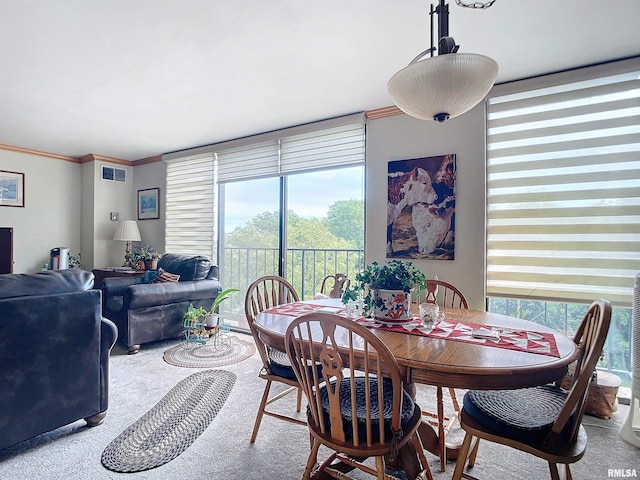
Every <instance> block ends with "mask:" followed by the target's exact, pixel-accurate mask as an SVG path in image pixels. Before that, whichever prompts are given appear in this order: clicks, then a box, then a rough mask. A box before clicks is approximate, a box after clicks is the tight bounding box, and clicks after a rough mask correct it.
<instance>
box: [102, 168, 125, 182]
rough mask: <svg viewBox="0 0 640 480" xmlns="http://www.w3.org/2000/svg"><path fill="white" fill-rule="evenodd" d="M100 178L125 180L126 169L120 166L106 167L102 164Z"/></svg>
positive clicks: (117, 180) (115, 180)
mask: <svg viewBox="0 0 640 480" xmlns="http://www.w3.org/2000/svg"><path fill="white" fill-rule="evenodd" d="M102 179H103V180H109V181H112V182H126V181H127V171H126V170H123V169H122V168H113V167H107V166H105V165H103V166H102Z"/></svg>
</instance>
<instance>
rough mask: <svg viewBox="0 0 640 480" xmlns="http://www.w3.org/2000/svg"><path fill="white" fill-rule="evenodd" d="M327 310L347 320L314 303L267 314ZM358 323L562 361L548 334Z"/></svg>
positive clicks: (442, 325)
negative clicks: (477, 333) (479, 333)
mask: <svg viewBox="0 0 640 480" xmlns="http://www.w3.org/2000/svg"><path fill="white" fill-rule="evenodd" d="M323 309H324V310H326V311H330V312H331V313H335V314H337V315H340V316H342V317H347V315H346V313H345V311H344V308H336V307H327V306H326V305H318V304H312V303H290V304H285V305H278V306H276V307H273V308H270V309H268V310H265V313H275V314H280V315H287V316H291V317H299V316H300V315H304V314H305V313H311V312H317V311H319V310H323ZM347 318H348V317H347ZM356 321H357V322H358V323H360V324H361V325H364V326H365V327H368V328H377V329H379V330H386V331H390V332H400V333H409V334H412V335H420V336H423V337H430V338H440V339H444V340H453V341H456V342H465V343H474V344H476V345H484V346H488V347H497V348H506V349H507V350H516V351H519V352H528V353H537V354H540V355H548V356H551V357H557V358H559V357H560V352H559V351H558V345H557V344H556V339H555V336H554V335H553V333H548V332H535V331H531V330H516V329H511V328H505V327H494V326H491V325H479V324H473V323H462V322H448V321H446V320H442V321H439V322H436V323H435V325H434V326H433V327H431V326H425V325H424V324H423V323H422V320H421V319H420V318H419V317H414V318H413V320H412V321H410V322H407V323H404V324H401V325H383V324H381V323H378V322H376V321H375V320H373V319H371V318H362V317H361V318H358V319H356ZM476 329H483V330H485V331H486V330H488V331H490V332H497V333H498V335H499V337H498V338H497V339H492V338H476V337H474V336H473V330H476Z"/></svg>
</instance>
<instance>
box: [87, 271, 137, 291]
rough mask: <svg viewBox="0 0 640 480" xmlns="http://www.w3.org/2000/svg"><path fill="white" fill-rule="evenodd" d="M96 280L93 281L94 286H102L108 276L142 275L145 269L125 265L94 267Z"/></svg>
mask: <svg viewBox="0 0 640 480" xmlns="http://www.w3.org/2000/svg"><path fill="white" fill-rule="evenodd" d="M92 273H93V276H94V277H95V280H94V282H93V288H100V286H101V285H102V280H104V279H105V278H108V277H142V276H143V275H144V270H133V269H127V268H125V267H104V268H94V269H93V270H92Z"/></svg>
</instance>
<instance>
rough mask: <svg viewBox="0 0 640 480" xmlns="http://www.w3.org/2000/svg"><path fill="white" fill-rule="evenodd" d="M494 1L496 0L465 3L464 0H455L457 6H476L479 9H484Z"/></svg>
mask: <svg viewBox="0 0 640 480" xmlns="http://www.w3.org/2000/svg"><path fill="white" fill-rule="evenodd" d="M494 3H496V0H490V1H489V2H471V3H466V2H463V1H462V0H456V5H458V6H459V7H466V8H476V9H481V10H484V9H485V8H489V7H490V6H491V5H493V4H494Z"/></svg>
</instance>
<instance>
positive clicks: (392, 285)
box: [342, 260, 426, 322]
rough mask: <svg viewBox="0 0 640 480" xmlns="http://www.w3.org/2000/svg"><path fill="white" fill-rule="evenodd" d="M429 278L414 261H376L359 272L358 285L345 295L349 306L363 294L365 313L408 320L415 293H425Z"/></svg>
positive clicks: (387, 319) (344, 299) (343, 297)
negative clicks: (414, 291)
mask: <svg viewBox="0 0 640 480" xmlns="http://www.w3.org/2000/svg"><path fill="white" fill-rule="evenodd" d="M425 279H426V278H425V275H424V273H422V272H421V271H420V269H418V268H417V267H415V266H413V264H412V262H407V261H402V260H392V261H390V262H387V263H385V264H384V265H380V264H378V262H373V263H372V264H370V265H367V267H366V268H365V269H364V270H362V271H361V272H358V273H357V274H356V276H355V282H354V285H353V286H351V287H349V288H348V289H347V290H346V291H345V292H344V294H343V295H342V301H343V302H344V303H345V305H346V303H347V302H348V301H353V300H355V299H357V298H359V296H360V295H363V303H364V314H365V315H366V316H368V315H370V314H371V313H372V314H373V316H374V318H376V319H378V320H382V321H388V322H394V321H395V322H398V321H404V320H406V319H408V318H409V317H410V316H411V314H410V313H409V299H410V295H411V290H414V289H416V290H417V291H419V292H420V291H422V290H424V282H425Z"/></svg>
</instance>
